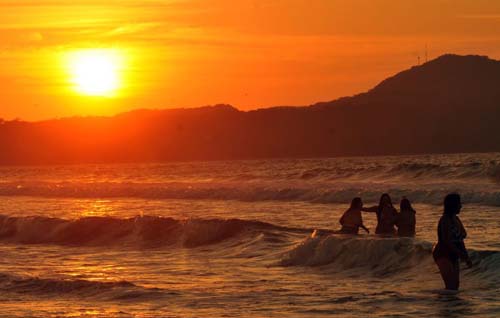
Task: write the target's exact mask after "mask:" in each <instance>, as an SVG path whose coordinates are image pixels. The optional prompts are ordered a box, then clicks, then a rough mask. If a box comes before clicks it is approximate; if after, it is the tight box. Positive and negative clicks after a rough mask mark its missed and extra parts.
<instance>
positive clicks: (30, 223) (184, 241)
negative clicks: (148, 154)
mask: <svg viewBox="0 0 500 318" xmlns="http://www.w3.org/2000/svg"><path fill="white" fill-rule="evenodd" d="M272 230H278V231H280V230H290V231H301V229H292V228H285V227H279V226H275V225H272V224H269V223H265V222H259V221H246V220H240V219H186V220H177V219H173V218H166V217H153V216H143V217H134V218H126V219H119V218H112V217H85V218H80V219H75V220H66V219H59V218H49V217H39V216H35V217H8V216H4V215H0V241H2V242H8V243H16V244H59V245H73V246H120V245H123V246H134V245H135V246H139V247H161V246H172V245H178V246H181V247H187V248H193V247H198V246H203V245H210V244H215V243H219V242H222V241H225V240H229V239H232V238H235V237H237V236H240V235H242V236H245V237H246V236H248V235H253V234H259V233H262V232H264V231H272ZM306 231H307V230H306ZM243 241H244V240H243Z"/></svg>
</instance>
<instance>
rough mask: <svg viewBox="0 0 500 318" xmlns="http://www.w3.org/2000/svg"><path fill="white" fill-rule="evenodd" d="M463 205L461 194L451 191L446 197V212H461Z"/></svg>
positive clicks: (449, 213) (451, 213) (448, 213)
mask: <svg viewBox="0 0 500 318" xmlns="http://www.w3.org/2000/svg"><path fill="white" fill-rule="evenodd" d="M461 207H462V204H461V200H460V194H458V193H450V194H448V195H447V196H446V197H444V214H447V215H455V214H458V213H459V212H460V208H461Z"/></svg>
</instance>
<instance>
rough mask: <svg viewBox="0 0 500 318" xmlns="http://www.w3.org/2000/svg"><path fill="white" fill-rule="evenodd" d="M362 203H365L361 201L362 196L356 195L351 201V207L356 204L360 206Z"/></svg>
mask: <svg viewBox="0 0 500 318" xmlns="http://www.w3.org/2000/svg"><path fill="white" fill-rule="evenodd" d="M362 203H363V201H361V198H360V197H355V198H354V199H352V201H351V209H352V208H354V207H356V206H360V205H361V204H362Z"/></svg>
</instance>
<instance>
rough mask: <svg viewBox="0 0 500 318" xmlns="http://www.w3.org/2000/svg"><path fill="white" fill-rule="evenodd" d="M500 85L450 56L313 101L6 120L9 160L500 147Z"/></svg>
mask: <svg viewBox="0 0 500 318" xmlns="http://www.w3.org/2000/svg"><path fill="white" fill-rule="evenodd" d="M312 85H313V84H312ZM499 88H500V61H496V60H491V59H489V58H487V57H483V56H457V55H443V56H441V57H439V58H437V59H435V60H432V61H429V62H428V63H425V64H423V65H420V66H415V67H412V68H411V69H409V70H405V71H403V72H401V73H399V74H396V75H395V76H393V77H391V78H388V79H386V80H384V81H382V82H381V83H380V84H379V85H377V86H376V87H374V88H373V89H371V90H370V91H368V92H366V93H362V94H359V95H356V96H352V97H344V98H340V99H338V100H335V101H331V102H323V103H317V104H314V105H311V106H305V107H273V108H267V109H259V110H253V111H247V112H244V111H239V110H237V109H236V108H234V107H232V106H229V105H216V106H207V107H201V108H192V109H167V110H137V111H132V112H128V113H123V114H119V115H117V116H114V117H85V118H79V117H76V118H65V119H55V120H49V121H41V122H22V121H7V122H2V123H1V124H0V153H1V154H2V155H1V156H0V163H1V164H47V163H84V162H129V161H169V160H218V159H221V160H227V159H253V158H276V157H324V156H352V155H384V154H413V153H448V152H487V151H500V125H499V119H500V89H499Z"/></svg>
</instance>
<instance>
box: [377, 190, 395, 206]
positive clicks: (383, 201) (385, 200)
mask: <svg viewBox="0 0 500 318" xmlns="http://www.w3.org/2000/svg"><path fill="white" fill-rule="evenodd" d="M387 205H390V206H392V200H391V197H390V196H389V194H388V193H384V194H382V195H381V196H380V201H379V204H378V206H379V207H383V206H387Z"/></svg>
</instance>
